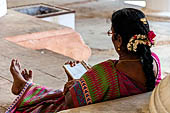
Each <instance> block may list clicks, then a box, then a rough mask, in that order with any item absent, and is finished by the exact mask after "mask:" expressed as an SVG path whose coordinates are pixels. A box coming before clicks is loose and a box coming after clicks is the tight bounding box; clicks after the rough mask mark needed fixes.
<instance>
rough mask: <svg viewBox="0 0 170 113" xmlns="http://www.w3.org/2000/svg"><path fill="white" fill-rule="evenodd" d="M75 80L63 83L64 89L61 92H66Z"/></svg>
mask: <svg viewBox="0 0 170 113" xmlns="http://www.w3.org/2000/svg"><path fill="white" fill-rule="evenodd" d="M75 82H76V80H75V79H74V80H70V81H68V82H67V83H66V84H65V85H64V91H63V94H64V95H66V93H67V92H68V91H69V89H70V88H71V87H72V86H73V85H74V83H75Z"/></svg>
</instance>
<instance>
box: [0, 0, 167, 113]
mask: <svg viewBox="0 0 170 113" xmlns="http://www.w3.org/2000/svg"><path fill="white" fill-rule="evenodd" d="M42 2H43V3H49V4H53V5H59V6H64V7H68V8H72V9H74V10H76V31H77V32H79V33H80V34H81V35H82V37H83V39H84V41H85V43H86V44H87V45H88V46H89V47H90V48H91V49H92V56H91V57H90V58H89V60H88V62H89V64H91V65H93V64H96V63H98V62H100V61H103V60H106V59H108V58H117V54H116V53H115V51H114V49H113V48H112V47H113V46H112V43H111V39H110V37H108V36H107V35H106V32H107V31H108V30H109V29H110V20H109V18H110V15H111V14H112V12H113V11H114V10H116V9H120V7H119V3H118V1H117V0H115V1H111V0H22V1H21V0H8V8H11V7H14V6H20V5H25V4H34V3H42ZM121 7H135V8H140V7H136V6H129V5H123V6H121ZM101 9H102V10H101ZM140 9H141V8H140ZM142 10H143V8H142ZM9 11H10V12H11V14H13V15H11V19H12V18H14V17H15V15H14V13H12V12H13V11H12V10H9ZM144 11H146V10H144ZM146 13H148V11H146ZM149 13H150V12H149ZM148 16H149V15H148ZM158 16H159V15H158ZM4 18H6V17H5V16H4V17H3V18H0V25H1V26H0V28H1V30H0V51H1V52H0V61H1V63H0V113H3V112H5V110H6V108H7V107H8V106H9V104H10V103H11V102H12V100H13V99H14V98H15V96H14V95H12V94H11V92H10V88H11V85H12V77H11V75H10V73H9V65H10V61H11V59H12V58H17V59H19V61H20V62H21V64H22V67H23V68H28V69H32V70H33V74H34V82H36V83H38V84H41V85H46V86H48V87H51V88H56V89H57V88H63V85H64V83H65V82H66V80H67V78H66V75H65V73H64V71H63V69H62V65H63V64H64V62H65V61H67V60H70V58H68V57H65V56H63V55H60V54H57V53H54V52H51V51H49V50H32V49H28V48H24V47H21V46H19V45H16V44H14V43H11V42H9V41H6V40H5V39H4V38H5V37H8V36H15V35H19V34H27V33H33V32H41V31H47V30H51V29H61V28H62V26H60V25H54V24H51V23H48V22H44V21H41V23H43V24H38V23H36V21H39V20H37V19H36V18H32V20H31V21H28V22H27V23H16V24H15V23H13V24H14V25H12V26H11V24H10V21H9V23H3V21H2V19H4ZM16 18H18V19H22V16H21V17H16ZM160 18H161V17H159V18H158V17H153V16H151V17H149V19H150V20H149V22H150V26H151V29H152V30H154V31H155V33H156V34H157V45H156V46H155V47H153V51H154V52H156V53H157V54H158V55H159V57H160V60H161V63H162V64H161V66H162V73H163V75H164V76H165V75H166V74H168V73H170V70H169V67H170V63H168V62H170V59H169V58H170V52H169V51H170V38H169V36H170V29H169V28H170V23H169V22H168V21H169V19H165V20H164V19H162V18H161V19H160ZM2 25H3V26H5V27H8V28H9V30H10V31H11V32H10V33H8V34H7V33H6V31H5V29H3V26H2ZM16 26H17V27H16ZM16 28H17V29H16ZM18 33H19V34H18ZM147 95H148V94H146V95H143V97H144V98H145V96H147ZM132 98H133V97H132ZM136 98H141V97H136ZM125 101H126V99H125ZM111 103H112V101H111ZM117 103H119V105H120V106H121V105H122V103H121V102H120V101H117ZM127 103H128V102H127ZM128 104H129V103H128ZM132 104H133V103H132ZM113 106H114V107H115V108H117V107H116V104H115V105H113ZM108 107H109V105H108ZM110 107H112V106H110ZM83 109H84V108H83ZM92 109H93V108H90V110H92ZM129 109H131V108H130V107H129ZM139 109H140V108H139ZM139 109H138V110H139ZM84 110H85V109H84ZM107 110H109V109H107ZM111 110H112V111H114V109H111ZM116 110H117V112H116V113H126V111H121V109H120V108H119V109H115V111H116ZM75 111H76V110H75ZM63 112H65V111H63ZM67 112H69V111H67ZM70 112H71V111H70ZM76 112H77V113H79V111H76ZM89 112H91V111H89ZM98 112H99V111H98ZM108 112H111V111H108ZM72 113H75V112H74V111H72ZM82 113H87V111H82ZM101 113H105V111H102V110H101ZM131 113H135V111H132V112H131ZM139 113H142V111H140V110H139Z"/></svg>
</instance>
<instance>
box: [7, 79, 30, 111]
mask: <svg viewBox="0 0 170 113" xmlns="http://www.w3.org/2000/svg"><path fill="white" fill-rule="evenodd" d="M31 84H32V83H31V82H26V84H25V86H24V88H23V89H22V90H21V92H20V93H19V95H18V96H17V97H16V98H15V100H14V101H13V102H12V104H11V105H10V106H9V107H8V109H7V110H6V111H5V113H10V112H11V111H12V110H13V109H14V107H15V106H16V104H17V103H18V102H19V100H20V99H21V97H22V96H23V94H24V93H25V91H26V90H27V89H28V87H29V86H30V85H31Z"/></svg>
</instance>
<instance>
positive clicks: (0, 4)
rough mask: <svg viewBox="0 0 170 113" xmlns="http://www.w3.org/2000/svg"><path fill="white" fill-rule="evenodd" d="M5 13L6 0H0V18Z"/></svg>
mask: <svg viewBox="0 0 170 113" xmlns="http://www.w3.org/2000/svg"><path fill="white" fill-rule="evenodd" d="M6 13H7V3H6V0H0V17H2V16H4V15H5V14H6Z"/></svg>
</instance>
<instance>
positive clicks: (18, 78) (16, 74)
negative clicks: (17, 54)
mask: <svg viewBox="0 0 170 113" xmlns="http://www.w3.org/2000/svg"><path fill="white" fill-rule="evenodd" d="M20 70H21V67H20V64H19V63H18V61H17V60H15V59H13V60H12V61H11V66H10V72H11V74H12V76H13V79H14V82H13V85H12V89H11V90H12V93H13V94H15V95H18V94H19V93H20V92H21V90H22V89H23V88H24V86H25V84H26V80H25V79H24V78H23V76H22V74H21V72H20Z"/></svg>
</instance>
